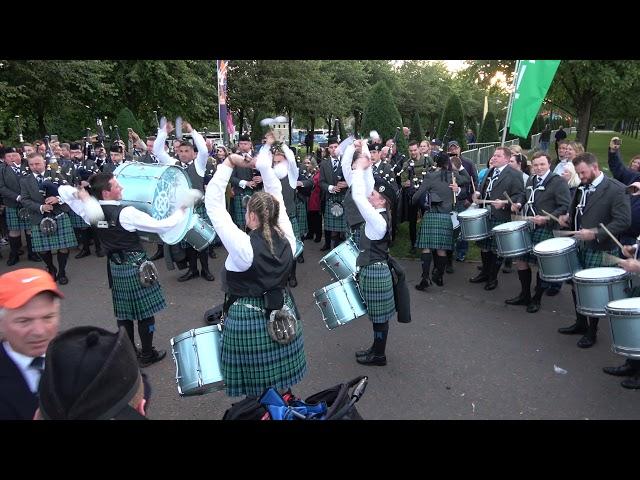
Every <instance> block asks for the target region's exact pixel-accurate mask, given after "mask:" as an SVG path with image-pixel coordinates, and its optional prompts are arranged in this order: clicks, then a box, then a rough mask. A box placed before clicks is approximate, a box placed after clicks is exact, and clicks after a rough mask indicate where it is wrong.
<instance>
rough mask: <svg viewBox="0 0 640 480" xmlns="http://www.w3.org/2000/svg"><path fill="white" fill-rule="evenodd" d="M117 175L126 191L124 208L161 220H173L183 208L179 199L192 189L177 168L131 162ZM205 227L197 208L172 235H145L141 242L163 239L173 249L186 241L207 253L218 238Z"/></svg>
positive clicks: (185, 217)
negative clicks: (172, 216)
mask: <svg viewBox="0 0 640 480" xmlns="http://www.w3.org/2000/svg"><path fill="white" fill-rule="evenodd" d="M113 174H114V175H115V176H116V178H117V179H118V183H120V185H122V187H123V191H122V201H121V203H122V205H125V206H133V207H136V208H137V209H138V210H142V211H143V212H145V213H147V214H149V215H151V216H152V217H153V218H155V219H157V220H162V219H164V218H167V217H169V216H170V215H171V214H172V213H173V212H174V211H175V210H176V208H179V205H177V199H178V198H181V197H182V192H184V191H185V190H187V189H190V188H191V180H189V177H188V176H187V174H186V173H185V172H184V170H182V169H181V168H179V167H176V166H175V165H155V164H148V163H138V162H128V163H125V164H122V165H120V166H119V167H118V168H116V169H115V170H114V172H113ZM204 223H206V222H204V221H203V220H202V219H201V218H200V217H199V216H198V214H197V213H195V210H194V208H189V209H187V211H186V212H185V216H184V219H183V220H182V221H181V222H180V223H179V224H178V225H176V226H175V227H174V228H172V229H171V230H169V231H168V232H164V233H161V234H158V235H156V234H154V233H148V232H141V234H140V238H142V239H143V240H149V241H157V239H158V237H159V238H160V239H162V241H163V242H164V243H167V244H169V245H175V244H176V243H178V242H180V241H181V240H183V239H184V240H186V241H187V242H189V243H190V244H191V245H193V247H194V248H196V249H197V250H203V249H204V248H206V246H208V245H209V244H210V243H211V242H212V241H213V240H214V239H215V235H216V233H215V231H214V230H213V228H212V227H211V226H210V225H208V226H205V225H203V224H204ZM185 237H188V238H185ZM203 245H204V246H203Z"/></svg>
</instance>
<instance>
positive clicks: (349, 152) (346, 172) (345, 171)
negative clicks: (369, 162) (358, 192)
mask: <svg viewBox="0 0 640 480" xmlns="http://www.w3.org/2000/svg"><path fill="white" fill-rule="evenodd" d="M368 151H369V150H368V148H367V152H368ZM355 152H356V148H355V147H354V146H353V145H349V146H348V147H346V148H345V150H344V155H343V156H342V163H341V166H342V176H343V177H344V181H345V182H347V185H349V186H351V183H352V182H353V172H354V170H353V169H352V167H351V164H352V163H353V155H354V153H355ZM365 172H371V175H369V174H366V175H365V176H364V183H365V192H364V193H365V196H366V197H368V196H369V195H371V192H373V187H374V186H375V180H374V179H373V169H372V168H371V167H367V168H366V169H365Z"/></svg>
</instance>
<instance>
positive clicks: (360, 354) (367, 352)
mask: <svg viewBox="0 0 640 480" xmlns="http://www.w3.org/2000/svg"><path fill="white" fill-rule="evenodd" d="M372 353H373V347H369V348H368V349H367V350H358V351H357V352H356V358H361V357H366V356H367V355H371V354H372Z"/></svg>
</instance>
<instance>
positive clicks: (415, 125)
mask: <svg viewBox="0 0 640 480" xmlns="http://www.w3.org/2000/svg"><path fill="white" fill-rule="evenodd" d="M409 139H411V140H415V141H416V142H421V141H422V140H424V131H423V130H422V122H421V121H420V115H419V114H418V112H416V113H415V114H414V115H413V121H412V122H411V134H410V135H409Z"/></svg>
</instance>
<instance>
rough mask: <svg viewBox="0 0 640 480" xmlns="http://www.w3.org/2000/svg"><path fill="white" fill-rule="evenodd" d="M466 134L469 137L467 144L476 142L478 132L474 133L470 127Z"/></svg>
mask: <svg viewBox="0 0 640 480" xmlns="http://www.w3.org/2000/svg"><path fill="white" fill-rule="evenodd" d="M464 136H465V138H466V139H467V145H469V144H470V143H476V134H475V133H473V130H471V129H470V128H469V129H467V133H465V134H464Z"/></svg>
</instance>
